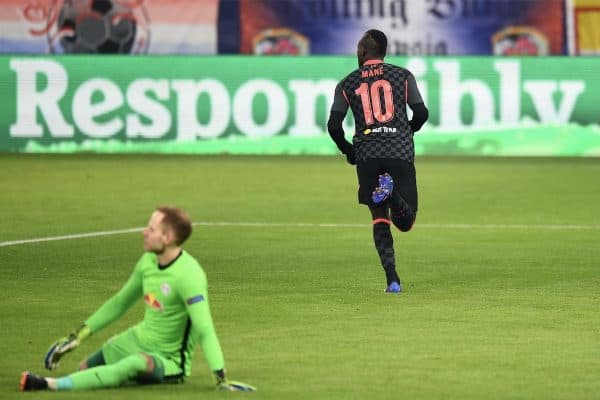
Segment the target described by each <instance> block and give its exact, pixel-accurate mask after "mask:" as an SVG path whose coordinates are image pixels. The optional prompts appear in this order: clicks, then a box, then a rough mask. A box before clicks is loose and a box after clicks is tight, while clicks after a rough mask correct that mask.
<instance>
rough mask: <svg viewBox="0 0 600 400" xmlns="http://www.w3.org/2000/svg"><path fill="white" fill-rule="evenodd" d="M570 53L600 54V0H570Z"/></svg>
mask: <svg viewBox="0 0 600 400" xmlns="http://www.w3.org/2000/svg"><path fill="white" fill-rule="evenodd" d="M568 3H569V5H568V6H567V11H568V12H569V18H568V26H569V29H568V30H569V32H568V37H569V49H570V51H569V53H570V54H571V55H588V56H589V55H596V56H597V55H600V0H569V1H568Z"/></svg>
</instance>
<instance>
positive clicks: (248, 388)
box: [215, 370, 256, 392]
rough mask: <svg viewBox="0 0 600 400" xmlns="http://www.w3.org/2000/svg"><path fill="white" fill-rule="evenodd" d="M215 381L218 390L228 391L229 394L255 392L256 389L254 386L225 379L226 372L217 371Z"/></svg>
mask: <svg viewBox="0 0 600 400" xmlns="http://www.w3.org/2000/svg"><path fill="white" fill-rule="evenodd" d="M215 381H216V383H217V390H226V391H229V392H255V391H256V388H255V387H254V386H252V385H248V384H247V383H244V382H240V381H232V380H229V379H227V378H226V377H225V371H223V370H219V371H215Z"/></svg>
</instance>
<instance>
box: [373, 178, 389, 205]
mask: <svg viewBox="0 0 600 400" xmlns="http://www.w3.org/2000/svg"><path fill="white" fill-rule="evenodd" d="M393 190H394V180H393V179H392V177H391V176H390V174H388V173H387V172H386V173H385V174H383V175H379V186H377V187H376V188H375V191H374V192H373V196H372V198H373V203H375V204H380V203H381V202H383V201H385V200H387V198H388V197H390V196H391V194H392V191H393Z"/></svg>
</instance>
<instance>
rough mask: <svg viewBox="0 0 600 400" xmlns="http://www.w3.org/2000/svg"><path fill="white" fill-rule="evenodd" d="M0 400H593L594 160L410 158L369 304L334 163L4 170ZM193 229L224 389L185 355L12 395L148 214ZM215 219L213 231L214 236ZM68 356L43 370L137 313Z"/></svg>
mask: <svg viewBox="0 0 600 400" xmlns="http://www.w3.org/2000/svg"><path fill="white" fill-rule="evenodd" d="M0 171H1V174H2V179H1V182H2V191H1V194H0V207H1V209H2V223H1V224H0V264H1V267H2V300H1V301H0V314H1V315H2V322H1V325H2V329H1V332H2V333H1V335H2V347H1V348H2V353H1V354H2V368H1V369H0V399H22V398H27V399H38V398H39V399H51V398H56V399H106V398H110V399H117V400H118V399H127V400H138V399H143V400H151V399H165V398H168V399H173V400H176V399H186V400H188V399H189V400H191V399H196V400H198V399H225V398H234V397H235V398H240V399H242V398H243V399H277V400H282V399H311V400H312V399H361V400H362V399H461V400H468V399H473V400H475V399H478V400H479V399H545V400H546V399H594V398H600V379H599V377H600V263H599V259H600V184H599V183H600V159H525V158H501V159H500V158H487V159H482V158H422V159H419V160H418V161H417V173H418V178H419V189H420V211H419V217H418V219H417V224H416V226H415V228H414V229H413V231H412V232H410V233H409V234H401V233H399V232H395V233H394V239H395V244H396V252H397V262H398V268H399V272H400V276H401V278H402V279H403V283H404V286H405V293H403V294H401V295H389V294H385V293H384V292H383V289H384V286H385V281H384V275H383V272H382V270H381V267H380V266H379V264H378V259H377V255H376V252H375V249H374V248H373V245H372V242H371V227H370V221H369V214H368V211H367V210H366V209H365V208H364V207H361V206H359V205H358V204H357V203H356V184H355V175H354V171H353V169H352V168H350V167H349V166H347V165H346V164H345V163H344V162H343V161H342V159H341V157H339V158H338V157H300V156H298V157H244V156H239V157H225V156H223V157H221V156H204V157H201V156H197V157H193V156H179V157H174V156H154V157H152V156H110V155H104V156H100V155H71V156H61V155H54V156H39V155H36V156H30V155H7V154H4V155H0ZM158 204H176V205H179V206H181V207H183V208H185V209H187V210H188V211H189V212H190V214H191V215H192V216H193V219H194V221H196V222H197V225H196V227H195V232H194V234H193V236H192V238H191V239H190V241H189V242H188V244H187V246H186V247H187V249H188V250H189V251H190V252H191V253H192V254H194V255H196V257H197V258H198V259H199V260H200V262H201V263H202V265H203V267H204V269H205V270H206V272H207V274H208V277H209V284H210V291H211V296H212V297H211V299H212V308H213V316H214V318H215V322H216V326H217V332H218V334H219V337H220V339H221V343H222V345H223V349H224V352H225V359H226V363H227V368H228V371H229V375H230V377H231V378H233V379H239V380H242V381H247V382H249V383H251V384H254V385H256V386H257V387H258V389H259V391H258V392H256V393H251V394H243V393H217V392H215V391H214V389H213V388H212V383H211V379H210V374H209V371H208V368H207V366H206V363H205V361H204V359H203V357H202V354H201V353H200V351H199V350H198V352H197V354H196V358H195V363H194V369H193V374H192V377H190V379H188V380H187V382H186V383H185V384H184V385H177V386H170V385H163V386H151V387H137V386H130V387H127V388H123V389H119V390H115V389H113V390H99V391H93V392H85V393H84V392H79V393H60V394H58V393H28V394H21V393H18V391H17V386H18V378H19V374H20V372H21V371H22V370H24V369H31V370H33V371H35V372H40V373H41V372H43V370H42V359H43V355H44V353H45V351H46V349H47V347H48V345H49V344H50V343H51V342H52V341H53V340H54V339H56V338H58V337H60V336H63V335H65V334H66V333H68V332H69V331H70V330H71V329H73V328H75V327H76V326H78V325H79V324H80V323H81V322H82V321H83V320H84V319H85V318H86V317H87V316H88V315H89V314H90V313H91V312H92V311H94V310H95V309H96V307H98V306H99V305H100V304H101V303H102V302H103V301H104V300H106V299H107V298H108V296H110V295H111V294H112V293H114V292H115V291H116V290H117V289H118V288H119V287H120V285H121V284H122V283H123V282H124V281H125V279H126V278H127V276H128V275H129V273H130V272H131V269H132V267H133V265H134V263H135V262H136V260H137V258H138V257H139V256H140V254H141V251H142V247H141V235H140V233H139V232H137V233H136V232H133V233H114V232H113V233H112V234H105V235H101V236H95V237H81V238H73V239H62V240H54V241H44V242H41V241H39V242H30V243H20V244H19V243H13V244H10V243H9V242H14V241H19V240H24V239H35V238H48V237H56V236H62V235H73V234H81V233H89V232H100V231H115V230H121V229H127V228H137V227H142V226H144V225H145V224H146V222H147V218H148V216H149V214H150V213H151V211H152V210H153V208H154V206H156V205H158ZM225 223H228V224H225ZM141 310H142V306H141V304H138V305H137V306H136V307H135V308H134V309H132V310H130V312H129V313H127V314H126V315H125V316H124V317H123V319H122V320H120V321H118V322H117V323H115V324H114V325H113V326H110V327H108V328H107V329H106V330H104V331H102V332H100V333H98V334H97V335H94V336H93V337H91V338H90V339H89V340H88V341H86V342H84V344H83V345H82V346H81V347H80V348H79V349H78V350H77V351H76V353H74V354H72V355H69V356H67V358H65V360H64V362H63V363H62V365H61V369H59V370H58V371H57V373H66V372H69V371H72V370H73V369H75V368H76V367H77V365H78V363H79V361H80V360H81V359H82V358H84V357H85V356H86V355H87V354H89V353H90V352H92V351H93V350H95V349H96V348H97V347H98V346H99V345H100V344H101V343H102V342H103V341H105V340H106V339H107V338H108V337H110V336H111V335H112V334H114V333H116V332H118V331H120V330H121V329H123V328H125V327H126V326H128V325H131V324H132V323H134V322H135V321H137V320H138V319H139V318H140V315H141Z"/></svg>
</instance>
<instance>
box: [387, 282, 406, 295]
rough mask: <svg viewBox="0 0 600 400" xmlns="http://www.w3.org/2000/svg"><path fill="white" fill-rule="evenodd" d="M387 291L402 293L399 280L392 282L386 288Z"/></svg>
mask: <svg viewBox="0 0 600 400" xmlns="http://www.w3.org/2000/svg"><path fill="white" fill-rule="evenodd" d="M385 292H386V293H400V292H402V286H400V283H399V282H392V283H390V284H389V285H388V287H387V288H386V289H385Z"/></svg>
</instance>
